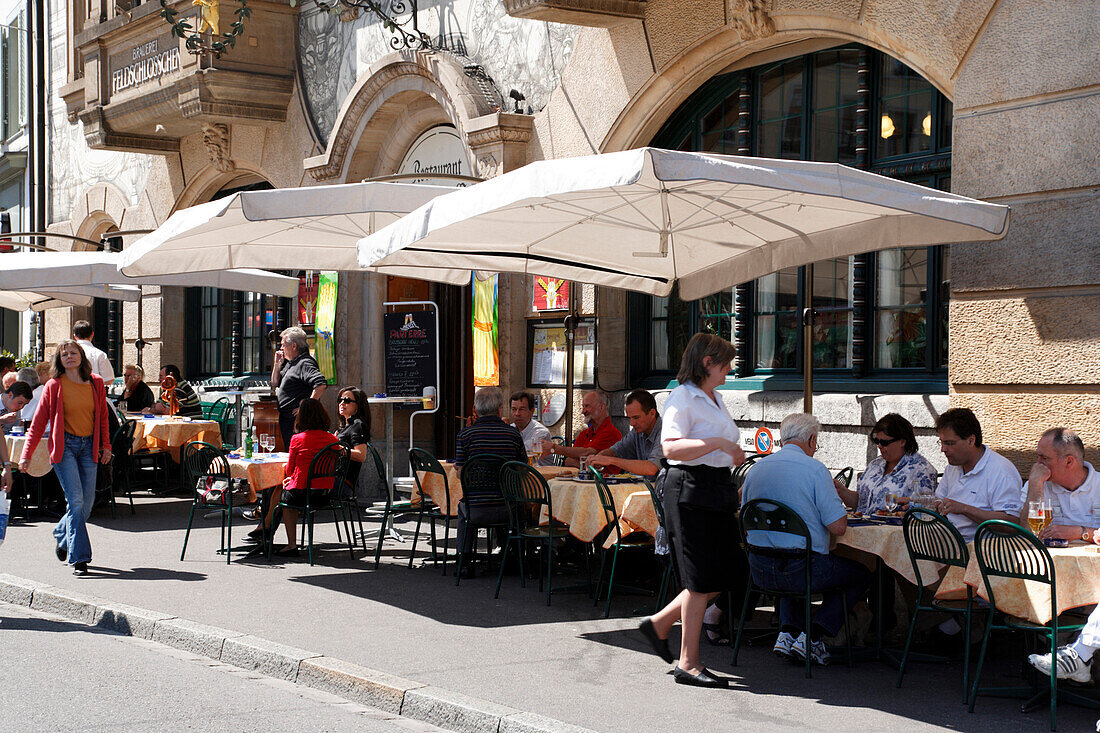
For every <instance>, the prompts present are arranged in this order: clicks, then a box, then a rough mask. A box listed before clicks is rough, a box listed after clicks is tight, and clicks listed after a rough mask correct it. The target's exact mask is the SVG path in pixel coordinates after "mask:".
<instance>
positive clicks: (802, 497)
mask: <svg viewBox="0 0 1100 733" xmlns="http://www.w3.org/2000/svg"><path fill="white" fill-rule="evenodd" d="M820 432H821V423H820V422H818V419H817V418H816V417H814V416H813V415H808V414H805V413H795V414H793V415H788V416H787V417H786V418H785V419H784V420H783V422H782V423H781V424H780V426H779V434H780V438H781V440H782V444H783V447H782V449H780V450H779V452H778V453H774V454H772V455H770V456H766V457H764V458H761V459H760V460H758V461H757V462H756V463H755V464H754V465H753V467H752V469H751V470H750V471H749V472H748V473H747V474H746V475H745V483H744V486H743V487H742V499H741V500H742V503H744V502H748V501H751V500H753V499H772V500H774V501H779V502H782V503H783V504H786V505H787V506H788V507H790V508H791V509H792V510H793V511H794V512H795V514H797V515H798V516H799V517H800V518H801V519H802V521H803V522H805V524H806V528H807V529H808V530H809V533H810V542H811V549H812V551H813V553H814V554H813V560H812V562H811V564H810V582H811V588H812V589H813V592H814V593H822V595H823V598H824V600H823V602H822V604H821V607H820V608H819V609H818V611H817V613H816V614H814V617H813V620H812V621H811V622H810V623H809V625H808V626H807V619H806V618H805V601H803V600H801V599H797V598H781V599H780V600H779V623H780V631H779V637H778V638H777V639H776V642H775V647H774V648H773V650H772V651H774V652H775V654H776V655H778V656H780V657H782V658H784V659H790V660H795V661H797V660H802V661H805V659H806V654H809V655H810V659H811V660H812V661H813V662H814V663H815V664H821V665H826V664H828V663H829V652H828V651H826V649H825V642H823V641H822V637H825V636H836V634H837V632H838V631H840V627H841V626H842V625H843V624H844V605H843V596H842V594H846V595H847V597H848V605H849V607H850V606H851V605H852V604H854V603H855V602H856V600H858V599H859V597H860V596H861V595H862V594H863V593H864V592H865V591H866V590H867V587H868V586H869V584H870V580H871V573H870V571H869V570H868V569H867V568H866V567H864V566H863V565H861V564H860V563H858V562H856V561H854V560H849V559H847V558H843V557H837V556H836V555H831V554H829V541H830V539H831V538H832V537H834V536H835V537H839V536H841V535H842V534H844V532H845V531H846V530H847V528H848V518H847V514H846V512H845V510H844V505H843V504H842V503H841V501H840V497H839V496H837V493H836V488H835V487H834V486H833V477H832V476H831V475H830V474H829V469H827V468H825V465H824V464H823V463H821V461H818V460H816V459H814V457H813V455H814V453H815V452H817V440H818V434H819V433H820ZM748 542H749V548H748V550H749V570H750V571H751V572H752V579H753V582H755V583H756V584H757V585H759V586H760V587H761V588H764V589H765V590H776V591H802V590H805V588H806V561H805V559H804V558H805V555H804V551H805V545H804V541H803V540H802V539H801V538H799V537H797V536H794V535H789V534H783V533H778V532H766V531H760V530H753V531H750V532H749V533H748ZM807 633H808V637H807Z"/></svg>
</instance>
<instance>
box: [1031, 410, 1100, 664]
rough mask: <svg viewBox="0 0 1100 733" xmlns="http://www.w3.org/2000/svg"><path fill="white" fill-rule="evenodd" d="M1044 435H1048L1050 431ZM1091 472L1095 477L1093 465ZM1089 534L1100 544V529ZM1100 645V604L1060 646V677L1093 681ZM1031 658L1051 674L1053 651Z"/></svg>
mask: <svg viewBox="0 0 1100 733" xmlns="http://www.w3.org/2000/svg"><path fill="white" fill-rule="evenodd" d="M1056 429H1057V428H1056ZM1047 432H1048V433H1049V432H1051V431H1049V430H1048V431H1047ZM1043 435H1044V437H1046V433H1044V434H1043ZM1086 465H1088V464H1086ZM1089 476H1090V480H1091V476H1092V466H1089ZM1084 534H1086V533H1085V532H1082V535H1084ZM1087 534H1088V537H1085V538H1084V539H1085V541H1087V542H1092V543H1093V544H1098V545H1100V530H1093V531H1091V532H1088V533H1087ZM1098 649H1100V606H1097V607H1096V608H1094V609H1092V613H1090V614H1089V618H1088V621H1086V622H1085V627H1084V628H1083V629H1081V633H1080V634H1078V635H1077V640H1076V641H1074V642H1073V643H1072V644H1066V645H1065V646H1063V647H1060V648H1059V649H1058V653H1057V657H1056V660H1057V662H1056V664H1057V670H1058V671H1057V677H1058V679H1060V680H1065V679H1069V680H1073V681H1074V682H1080V683H1082V684H1088V683H1091V682H1092V658H1093V656H1094V655H1095V654H1096V651H1097V650H1098ZM1027 661H1028V662H1030V663H1031V666H1032V667H1034V668H1035V669H1037V670H1039V671H1040V672H1042V673H1043V674H1044V675H1046V676H1048V677H1049V676H1050V664H1051V658H1050V654H1031V655H1029V656H1028V658H1027Z"/></svg>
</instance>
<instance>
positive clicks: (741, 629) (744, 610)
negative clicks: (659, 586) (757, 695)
mask: <svg viewBox="0 0 1100 733" xmlns="http://www.w3.org/2000/svg"><path fill="white" fill-rule="evenodd" d="M671 567H672V566H671V565H670V566H669V569H671ZM665 575H666V577H667V575H668V573H667V572H666V573H665ZM663 592H664V591H663V590H662V593H663ZM751 597H752V577H751V576H750V577H749V578H748V579H747V580H746V581H745V600H744V601H742V602H741V618H739V619H738V620H737V637H736V639H734V642H733V660H732V661H730V665H731V666H733V667H736V666H737V655H738V654H739V653H740V652H741V637H742V635H743V634H744V633H745V620H746V619H747V618H748V617H749V599H750V598H751ZM661 603H662V601H661V600H658V601H657V607H658V608H663V606H662V605H661ZM754 610H755V609H754ZM730 611H733V609H732V608H731V609H730Z"/></svg>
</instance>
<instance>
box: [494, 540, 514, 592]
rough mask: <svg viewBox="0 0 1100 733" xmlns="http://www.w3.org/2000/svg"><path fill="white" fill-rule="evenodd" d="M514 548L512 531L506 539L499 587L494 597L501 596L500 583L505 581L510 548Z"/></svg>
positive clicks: (499, 574)
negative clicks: (505, 566)
mask: <svg viewBox="0 0 1100 733" xmlns="http://www.w3.org/2000/svg"><path fill="white" fill-rule="evenodd" d="M510 549H512V533H511V532H509V533H508V538H507V539H506V540H504V552H503V553H501V556H500V571H499V572H498V573H497V589H496V591H495V592H494V593H493V598H500V584H501V583H502V582H503V581H504V563H505V562H506V561H507V560H508V550H510Z"/></svg>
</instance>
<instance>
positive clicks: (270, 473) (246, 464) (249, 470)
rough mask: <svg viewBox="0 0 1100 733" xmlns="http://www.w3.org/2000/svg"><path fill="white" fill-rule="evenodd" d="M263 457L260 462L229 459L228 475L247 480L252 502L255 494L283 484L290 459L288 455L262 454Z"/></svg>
mask: <svg viewBox="0 0 1100 733" xmlns="http://www.w3.org/2000/svg"><path fill="white" fill-rule="evenodd" d="M263 456H264V460H262V461H255V460H250V459H246V458H232V457H230V459H229V475H230V476H232V477H233V478H243V479H247V480H248V488H249V496H250V497H251V499H252V500H253V501H254V500H255V494H256V492H258V491H262V490H263V489H266V488H268V487H271V486H279V485H280V484H282V483H283V476H284V475H285V472H286V462H287V459H288V458H290V454H289V453H264V454H263Z"/></svg>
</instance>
